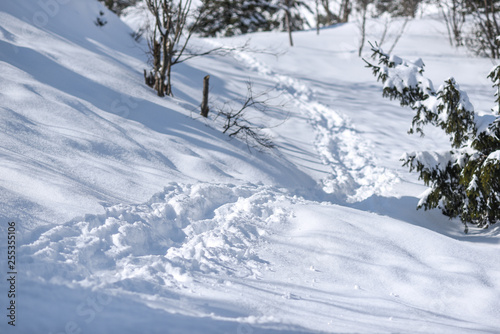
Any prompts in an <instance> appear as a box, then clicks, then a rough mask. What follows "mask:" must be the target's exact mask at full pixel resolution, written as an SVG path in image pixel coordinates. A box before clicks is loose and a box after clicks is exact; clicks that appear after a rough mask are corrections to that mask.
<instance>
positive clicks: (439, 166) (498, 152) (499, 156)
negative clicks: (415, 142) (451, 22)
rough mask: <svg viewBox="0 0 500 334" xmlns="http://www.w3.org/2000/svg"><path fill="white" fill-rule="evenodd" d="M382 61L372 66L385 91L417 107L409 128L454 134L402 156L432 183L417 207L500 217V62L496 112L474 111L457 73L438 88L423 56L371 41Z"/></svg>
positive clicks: (469, 217) (472, 220)
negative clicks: (407, 55)
mask: <svg viewBox="0 0 500 334" xmlns="http://www.w3.org/2000/svg"><path fill="white" fill-rule="evenodd" d="M372 51H373V52H374V53H373V57H374V58H378V60H379V63H378V65H374V64H371V63H369V62H367V61H366V60H365V62H366V63H367V67H369V68H371V69H372V70H373V74H374V75H375V76H376V77H377V79H378V80H381V81H382V82H383V84H384V89H383V95H384V96H385V97H389V98H390V99H396V100H399V101H400V104H401V105H402V106H408V107H410V108H411V109H413V110H415V111H416V115H415V117H414V118H413V122H412V128H411V129H410V131H409V132H410V133H413V132H415V131H416V132H419V133H421V134H422V135H423V129H422V127H423V126H424V125H426V124H431V125H433V126H436V127H439V128H441V129H442V130H443V131H444V132H445V133H446V134H448V135H449V137H450V142H451V149H450V150H447V151H444V152H412V153H407V154H405V155H404V157H403V158H402V159H401V160H402V161H403V165H404V166H408V167H409V169H410V171H414V170H416V171H417V172H418V173H419V177H420V179H422V180H423V181H424V183H425V184H426V185H428V186H430V189H429V190H428V191H427V192H426V193H425V194H424V196H423V197H422V199H421V200H420V202H419V204H418V208H422V207H423V208H424V209H426V210H427V209H433V208H440V209H441V210H442V212H443V214H445V215H447V216H449V217H450V218H453V217H459V218H460V219H461V220H462V222H463V223H464V225H465V231H466V232H467V230H468V227H467V226H468V224H473V225H477V226H478V227H483V228H486V227H488V226H490V225H492V224H495V223H497V222H499V221H500V210H499V208H500V114H499V112H498V111H499V107H498V105H499V104H500V96H499V93H498V92H500V66H497V67H495V69H494V70H493V71H492V72H491V73H490V74H489V76H488V77H489V78H491V79H492V81H493V86H494V87H496V88H497V94H496V96H497V99H496V102H497V106H496V107H495V109H494V110H493V113H492V114H491V115H487V116H479V115H477V114H476V113H475V112H474V108H473V106H472V104H471V103H470V102H469V99H468V97H467V94H466V93H465V92H464V91H462V90H461V89H460V87H459V85H458V84H457V83H456V82H455V80H454V79H453V78H450V79H448V80H446V82H445V83H444V85H442V86H441V87H440V88H439V89H438V90H437V91H436V90H434V88H433V85H432V82H431V81H430V80H429V79H427V78H426V77H425V76H424V75H423V72H424V64H423V62H422V61H421V60H418V61H416V62H410V61H407V60H404V59H401V58H399V57H397V56H390V55H388V54H385V53H384V52H383V51H382V50H381V49H380V48H379V47H373V46H372Z"/></svg>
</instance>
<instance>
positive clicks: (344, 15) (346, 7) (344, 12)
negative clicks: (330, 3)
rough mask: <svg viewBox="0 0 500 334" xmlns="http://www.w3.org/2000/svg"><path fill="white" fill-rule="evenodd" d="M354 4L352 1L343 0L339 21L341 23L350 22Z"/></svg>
mask: <svg viewBox="0 0 500 334" xmlns="http://www.w3.org/2000/svg"><path fill="white" fill-rule="evenodd" d="M351 9H352V4H351V0H342V2H341V3H340V12H339V19H340V22H342V23H345V22H347V21H348V20H349V14H351Z"/></svg>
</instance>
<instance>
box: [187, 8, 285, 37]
mask: <svg viewBox="0 0 500 334" xmlns="http://www.w3.org/2000/svg"><path fill="white" fill-rule="evenodd" d="M199 10H200V12H202V13H205V14H204V15H203V17H202V18H201V20H200V22H199V23H198V24H197V28H196V32H198V33H200V34H201V35H202V36H204V37H208V36H218V35H219V36H233V35H240V34H246V33H250V32H256V31H269V30H273V29H275V28H276V27H278V26H279V22H277V21H276V20H275V19H273V16H274V15H275V14H276V12H277V10H278V7H277V6H276V5H274V4H273V3H272V0H202V5H201V7H200V9H199Z"/></svg>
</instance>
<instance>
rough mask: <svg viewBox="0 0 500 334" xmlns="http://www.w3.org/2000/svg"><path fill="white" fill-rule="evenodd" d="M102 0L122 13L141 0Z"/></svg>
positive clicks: (109, 7)
mask: <svg viewBox="0 0 500 334" xmlns="http://www.w3.org/2000/svg"><path fill="white" fill-rule="evenodd" d="M99 1H100V2H102V3H103V4H104V5H105V6H106V7H108V9H109V10H111V11H112V12H114V13H116V15H120V14H121V13H122V11H123V10H124V9H125V8H127V7H129V6H133V5H135V4H136V3H137V2H138V1H139V0H99Z"/></svg>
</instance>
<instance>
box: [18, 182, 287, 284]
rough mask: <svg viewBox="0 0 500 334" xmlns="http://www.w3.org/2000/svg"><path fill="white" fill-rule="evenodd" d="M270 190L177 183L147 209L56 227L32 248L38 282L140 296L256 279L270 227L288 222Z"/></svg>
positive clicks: (121, 209)
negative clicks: (200, 282)
mask: <svg viewBox="0 0 500 334" xmlns="http://www.w3.org/2000/svg"><path fill="white" fill-rule="evenodd" d="M277 196H284V195H283V194H281V192H280V191H279V190H276V189H272V188H271V187H266V186H254V185H245V186H233V185H229V186H228V185H223V184H205V183H203V184H195V185H192V184H191V185H181V184H177V183H171V184H170V185H169V186H167V187H166V188H165V189H164V191H163V192H161V193H158V194H156V195H155V196H153V198H152V199H151V200H149V201H148V202H147V203H144V204H140V205H122V204H120V205H115V206H112V207H109V208H106V213H105V214H102V215H87V216H86V217H85V218H84V219H83V220H74V221H72V222H69V223H68V224H65V225H60V226H56V227H54V228H52V229H50V230H48V231H46V232H45V233H43V234H42V235H41V236H40V238H39V239H38V240H36V241H35V242H33V243H31V244H30V245H28V246H26V248H27V249H26V251H28V250H29V253H30V254H32V255H31V261H30V262H32V263H33V266H32V271H31V275H36V276H40V277H41V278H43V279H45V280H49V281H53V282H59V283H63V284H64V283H67V284H69V283H71V282H72V283H75V282H76V283H79V284H82V285H84V286H86V285H88V284H91V285H94V284H102V285H104V286H106V287H111V288H112V287H123V286H125V285H127V286H128V287H129V288H131V287H132V286H134V290H135V291H138V290H139V291H140V290H141V289H140V286H142V285H144V282H149V283H153V284H158V285H160V286H168V287H174V286H178V287H181V286H182V284H183V282H186V281H190V280H192V278H193V276H196V274H197V273H201V274H214V275H218V276H220V275H230V276H235V277H240V278H242V277H249V276H255V275H258V272H259V271H258V270H257V268H258V267H259V266H260V265H262V264H263V263H264V261H262V260H260V259H259V257H258V256H257V255H256V254H255V253H254V247H255V246H256V245H258V244H259V236H260V235H262V234H265V233H266V226H267V225H270V224H274V223H276V222H280V221H284V220H286V217H287V215H289V212H287V210H285V209H282V208H279V207H276V206H273V205H271V203H272V202H274V201H275V199H276V197H277Z"/></svg>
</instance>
